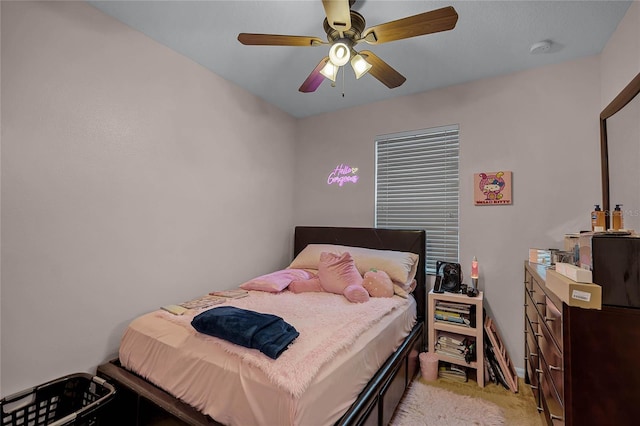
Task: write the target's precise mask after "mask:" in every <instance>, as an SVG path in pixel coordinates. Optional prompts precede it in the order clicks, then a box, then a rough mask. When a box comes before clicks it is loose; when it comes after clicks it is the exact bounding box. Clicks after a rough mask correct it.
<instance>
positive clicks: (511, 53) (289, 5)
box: [89, 0, 631, 117]
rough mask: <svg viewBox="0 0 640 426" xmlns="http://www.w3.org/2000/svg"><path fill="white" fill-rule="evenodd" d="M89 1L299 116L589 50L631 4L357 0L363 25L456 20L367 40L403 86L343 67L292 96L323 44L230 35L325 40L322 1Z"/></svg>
mask: <svg viewBox="0 0 640 426" xmlns="http://www.w3.org/2000/svg"><path fill="white" fill-rule="evenodd" d="M89 3H91V4H92V5H94V6H95V7H97V8H99V9H101V10H102V11H104V12H105V13H107V14H109V15H111V16H113V17H114V18H116V19H118V20H120V21H122V22H124V23H125V24H127V25H129V26H130V27H132V28H134V29H137V30H139V31H141V32H142V33H144V34H146V35H148V36H149V37H151V38H153V39H154V40H156V41H158V42H159V43H162V44H164V45H166V46H168V47H170V48H171V49H173V50H175V51H177V52H180V53H181V54H183V55H184V56H187V57H189V58H191V59H193V60H194V61H196V62H198V63H199V64H201V65H203V66H205V67H207V68H209V69H211V70H212V71H213V72H214V73H216V74H218V75H220V76H222V77H224V78H225V79H227V80H229V81H232V82H233V83H235V84H237V85H238V86H241V87H243V88H245V89H246V90H248V91H249V92H251V93H253V94H254V95H256V96H258V97H260V98H262V99H264V100H266V101H268V102H269V103H271V104H274V105H277V106H278V107H280V108H281V109H283V110H284V111H286V112H288V113H289V114H291V115H293V116H295V117H307V116H311V115H315V114H320V113H323V112H327V111H334V110H337V109H341V108H347V107H353V106H357V105H362V104H366V103H370V102H375V101H381V100H384V99H389V98H392V97H397V96H403V95H408V94H413V93H418V92H424V91H427V90H431V89H435V88H439V87H445V86H450V85H453V84H459V83H464V82H468V81H472V80H477V79H480V78H485V77H491V76H497V75H501V74H507V73H511V72H514V71H519V70H524V69H527V68H533V67H538V66H542V65H547V64H552V63H558V62H562V61H567V60H571V59H575V58H579V57H583V56H588V55H594V54H597V53H599V52H600V51H601V50H602V49H603V47H604V46H605V44H606V42H607V40H608V39H609V37H610V36H611V34H612V33H613V32H614V31H615V29H616V27H617V25H618V23H619V22H620V20H621V19H622V17H623V16H624V14H625V12H626V11H627V9H628V7H629V6H630V4H631V1H630V0H625V1H617V0H610V1H591V0H580V1H566V0H555V1H524V0H523V1H519V0H511V1H506V0H503V1H484V0H475V1H418V0H395V1H388V0H387V1H385V0H357V1H356V3H355V4H354V6H353V8H354V9H355V10H357V11H359V12H360V13H361V14H362V15H363V16H364V17H365V19H366V21H367V25H366V27H367V28H368V27H370V26H373V25H378V24H381V23H385V22H388V21H393V20H396V19H400V18H404V17H407V16H411V15H415V14H418V13H422V12H426V11H430V10H433V9H438V8H440V7H444V6H449V5H451V6H453V7H454V8H455V9H456V11H457V12H458V15H459V19H458V23H457V25H456V27H455V28H454V29H453V30H451V31H446V32H441V33H436V34H429V35H425V36H420V37H415V38H411V39H405V40H398V41H394V42H390V43H386V44H381V45H375V46H367V48H368V49H370V50H371V51H373V52H374V53H375V54H376V55H377V56H379V57H380V58H381V59H383V60H384V61H385V62H387V63H388V64H389V65H391V66H392V67H394V68H395V69H396V70H397V71H399V72H400V73H401V74H402V75H404V76H405V77H406V78H407V81H406V82H405V83H404V84H403V85H402V86H400V87H398V88H395V89H388V88H387V87H386V86H384V85H383V84H381V83H380V82H379V81H378V80H376V79H375V78H373V77H372V76H370V75H365V76H364V77H363V78H361V79H360V80H356V79H355V77H354V76H353V73H352V71H351V70H350V69H349V68H348V67H346V68H347V69H346V72H345V74H344V85H343V83H342V81H343V79H342V75H340V76H339V78H338V80H337V82H338V83H337V85H336V87H331V84H330V83H331V82H330V81H328V80H325V81H324V82H323V83H322V85H321V86H320V87H319V88H318V90H316V92H314V93H300V92H298V87H300V85H301V84H302V82H303V81H304V80H305V78H306V77H307V75H309V73H310V72H311V71H312V70H313V68H314V67H315V66H316V64H317V63H318V62H319V61H320V59H322V58H323V57H324V56H326V55H327V52H328V46H326V45H324V46H319V47H288V46H287V47H285V46H244V45H242V44H240V42H238V41H237V36H238V33H240V32H249V33H267V34H285V35H303V36H315V37H320V38H322V39H323V40H324V39H326V35H325V32H324V30H323V28H322V22H323V19H324V16H325V15H324V9H323V6H322V2H321V0H297V1H293V0H289V1H281V0H278V1H276V0H261V1H245V0H235V1H220V0H208V1H182V0H181V1H149V0H147V1H90V2H89ZM541 40H551V41H552V42H553V45H552V48H551V49H550V50H549V51H548V52H547V53H544V54H535V55H533V54H530V53H529V48H530V47H531V45H532V44H533V43H536V42H539V41H541ZM359 50H362V49H361V48H359ZM343 91H344V97H343V96H342V93H343Z"/></svg>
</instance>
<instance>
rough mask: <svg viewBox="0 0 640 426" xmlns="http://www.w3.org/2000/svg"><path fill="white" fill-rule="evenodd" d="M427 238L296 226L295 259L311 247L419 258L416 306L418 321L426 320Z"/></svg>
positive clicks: (414, 232) (387, 231)
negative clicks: (361, 249)
mask: <svg viewBox="0 0 640 426" xmlns="http://www.w3.org/2000/svg"><path fill="white" fill-rule="evenodd" d="M426 238H427V237H426V233H425V231H424V230H399V229H381V228H340V227H328V226H327V227H324V226H296V228H295V237H294V246H293V251H294V256H297V255H298V253H300V252H301V251H302V250H303V249H304V248H305V247H306V246H307V245H308V244H338V245H343V246H353V247H365V248H370V249H378V250H396V251H405V252H411V253H415V254H417V255H419V256H420V260H419V261H418V272H417V273H416V281H417V286H416V289H415V290H414V292H413V297H414V298H415V299H416V303H417V311H418V319H419V320H424V319H425V310H426V297H427V290H426V274H425V251H426Z"/></svg>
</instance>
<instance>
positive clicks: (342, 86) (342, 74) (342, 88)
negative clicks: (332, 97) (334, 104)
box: [342, 67, 345, 98]
mask: <svg viewBox="0 0 640 426" xmlns="http://www.w3.org/2000/svg"><path fill="white" fill-rule="evenodd" d="M344 69H345V67H342V97H343V98H344Z"/></svg>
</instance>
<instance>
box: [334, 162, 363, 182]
mask: <svg viewBox="0 0 640 426" xmlns="http://www.w3.org/2000/svg"><path fill="white" fill-rule="evenodd" d="M357 171H358V168H357V167H349V166H345V165H344V164H340V165H339V166H338V167H336V168H335V170H334V171H332V172H331V173H329V177H328V178H327V185H331V184H334V183H337V184H338V186H342V185H344V184H345V183H346V182H351V183H356V182H358V175H356V172H357Z"/></svg>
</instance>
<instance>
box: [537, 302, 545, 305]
mask: <svg viewBox="0 0 640 426" xmlns="http://www.w3.org/2000/svg"><path fill="white" fill-rule="evenodd" d="M536 305H546V303H544V302H536Z"/></svg>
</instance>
